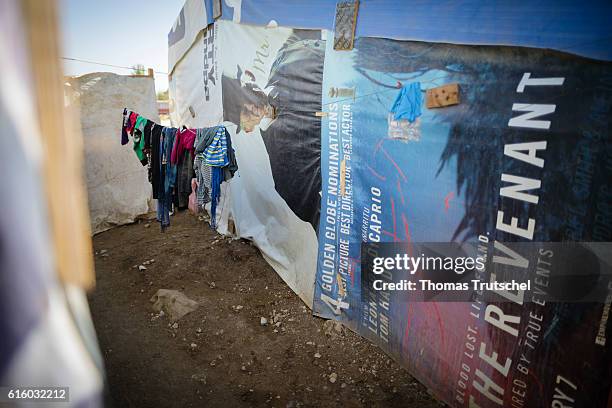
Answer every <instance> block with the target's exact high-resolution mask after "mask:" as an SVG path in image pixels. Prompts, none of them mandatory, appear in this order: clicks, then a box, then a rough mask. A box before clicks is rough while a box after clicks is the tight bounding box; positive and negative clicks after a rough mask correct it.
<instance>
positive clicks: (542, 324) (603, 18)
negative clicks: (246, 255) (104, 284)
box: [171, 0, 612, 407]
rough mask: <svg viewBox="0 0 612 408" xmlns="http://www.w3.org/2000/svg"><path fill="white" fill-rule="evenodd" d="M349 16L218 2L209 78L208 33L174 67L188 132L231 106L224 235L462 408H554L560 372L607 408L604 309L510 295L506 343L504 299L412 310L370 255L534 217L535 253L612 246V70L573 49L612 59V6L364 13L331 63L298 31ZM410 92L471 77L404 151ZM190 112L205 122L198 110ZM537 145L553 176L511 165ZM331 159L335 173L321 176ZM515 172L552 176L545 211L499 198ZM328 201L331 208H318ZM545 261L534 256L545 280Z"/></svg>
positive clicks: (321, 35)
mask: <svg viewBox="0 0 612 408" xmlns="http://www.w3.org/2000/svg"><path fill="white" fill-rule="evenodd" d="M335 3H336V2H335V1H334V2H331V1H323V0H321V1H313V2H309V3H304V2H300V6H297V5H296V4H295V3H291V2H288V3H283V4H279V3H278V2H274V3H272V2H268V1H257V2H255V1H251V0H243V1H240V0H231V1H230V0H227V1H224V2H223V14H222V17H221V19H219V20H217V21H216V22H215V23H214V33H215V34H214V38H215V40H214V41H215V47H214V57H215V59H214V61H213V65H212V67H208V68H206V69H204V65H203V64H204V63H203V62H202V58H201V57H202V55H203V54H204V52H203V49H202V46H203V45H199V44H197V42H198V41H201V38H203V37H198V39H196V43H195V44H194V45H193V47H192V48H191V49H190V51H188V52H187V54H186V55H185V56H183V57H182V60H181V61H179V62H178V63H177V65H176V67H175V68H174V71H175V72H176V73H178V74H177V76H175V77H173V78H172V82H174V83H172V82H171V96H173V97H175V106H174V108H175V109H176V112H175V117H176V118H178V119H179V120H181V121H184V123H175V125H182V124H186V125H188V126H189V125H194V126H196V125H199V126H205V125H212V124H216V122H215V123H211V122H209V121H206V120H205V119H198V118H201V117H202V116H205V117H206V116H208V117H210V118H212V119H213V120H214V121H217V120H218V118H219V110H218V106H222V107H223V108H222V111H221V116H222V118H223V123H225V124H226V127H227V128H228V130H229V131H230V133H231V135H232V141H233V143H234V148H235V149H236V154H237V158H238V165H239V168H240V169H239V172H238V174H237V177H235V178H234V179H233V180H232V181H231V182H230V183H226V184H224V185H223V198H222V202H221V203H220V205H219V209H220V210H219V213H220V215H219V216H220V222H219V226H220V228H219V230H220V232H222V233H231V232H232V225H234V226H235V232H236V233H237V235H239V236H241V237H245V238H249V239H252V240H253V241H254V242H255V243H256V244H257V246H258V247H259V248H260V249H261V251H262V253H263V254H264V256H265V257H266V259H267V260H268V261H269V262H270V264H271V265H272V266H273V267H274V268H275V270H276V271H277V272H278V273H279V275H280V276H281V277H283V279H284V280H285V281H286V282H287V284H288V285H289V286H290V287H291V288H292V290H294V291H295V292H296V293H297V294H299V295H300V297H301V298H302V299H303V300H304V301H305V302H306V303H307V304H308V305H313V311H314V313H315V314H317V315H319V316H322V317H326V318H333V319H337V320H339V321H341V322H342V323H344V324H345V325H347V326H348V327H350V328H351V329H353V330H354V331H356V332H358V333H360V334H361V335H363V336H364V337H367V338H369V339H370V340H371V341H373V342H374V343H376V344H377V345H379V346H380V347H381V348H382V349H383V350H385V351H386V352H387V353H388V354H389V355H391V356H393V358H395V359H396V360H398V361H399V362H400V363H401V364H402V365H404V366H405V367H407V368H409V369H410V371H411V373H413V374H414V375H415V376H416V377H418V378H419V380H421V381H422V382H423V383H425V384H426V385H428V386H429V387H430V388H431V389H432V390H433V392H434V393H435V394H436V396H438V397H439V398H441V399H442V400H444V401H445V402H446V403H447V404H449V405H450V406H456V407H462V406H467V405H469V404H471V405H472V406H481V407H489V406H501V405H504V406H522V407H536V406H543V405H545V406H551V405H555V400H554V395H555V393H556V389H557V387H558V385H559V381H560V380H559V378H560V377H559V376H562V378H563V379H564V380H567V381H568V382H569V383H570V384H574V385H575V384H580V387H581V391H580V396H581V398H583V400H581V401H579V403H578V404H577V405H581V406H592V405H596V404H599V405H600V406H605V405H606V402H607V400H608V398H609V395H610V383H612V378H611V373H610V370H609V367H610V364H609V361H610V358H611V355H610V348H609V347H608V348H604V347H602V346H601V341H602V340H601V337H598V336H599V333H600V332H601V330H602V328H601V327H602V326H601V320H600V318H601V316H602V303H603V301H602V302H600V303H599V304H595V305H594V304H587V303H570V304H567V303H563V302H550V303H546V302H545V304H544V305H542V304H539V303H538V302H536V301H532V302H525V304H523V303H520V304H518V303H516V304H515V303H511V302H508V301H505V303H503V304H501V306H502V307H503V308H504V309H503V310H504V311H505V312H506V313H508V314H511V313H512V314H513V316H518V318H519V319H520V324H517V325H516V326H517V327H516V333H515V332H514V331H512V333H511V334H509V333H507V332H504V331H503V330H500V328H499V326H495V325H492V324H491V315H490V314H489V316H488V318H486V313H485V308H487V307H488V305H489V303H492V302H496V303H495V304H494V306H495V307H497V306H496V304H499V303H500V299H495V298H493V299H491V298H490V297H487V298H486V299H484V298H482V299H481V298H479V297H478V294H474V296H475V298H474V299H475V300H474V301H473V302H472V303H470V302H463V303H452V302H433V301H432V302H420V301H419V302H414V298H411V297H410V295H409V294H405V293H403V294H400V295H398V296H393V295H391V294H389V293H378V292H374V291H372V290H370V289H369V286H368V281H367V280H363V281H362V279H363V275H362V273H361V272H362V271H361V269H360V257H361V253H360V245H361V244H362V242H368V241H370V242H371V241H375V240H376V241H381V242H403V243H408V244H407V245H410V243H411V242H415V243H416V242H425V241H433V242H450V241H457V242H463V241H474V240H476V239H478V238H479V237H482V236H484V237H488V238H487V239H489V244H490V245H492V242H493V240H494V238H498V239H500V241H501V242H505V240H508V241H512V240H513V237H508V236H507V235H506V234H504V233H502V232H500V231H496V229H495V227H496V223H497V216H498V210H503V211H505V212H506V222H508V220H509V218H510V217H511V216H512V217H517V218H518V219H521V220H527V219H528V218H530V217H531V218H534V219H536V220H537V223H538V228H537V229H536V230H535V232H534V234H535V238H534V239H535V240H536V241H544V242H546V241H567V240H569V241H571V240H583V241H584V240H590V241H598V242H609V241H611V239H612V236H611V233H610V228H609V225H610V224H609V219H610V218H609V214H610V212H609V204H608V202H609V201H610V192H611V191H612V187H611V186H610V183H609V180H611V179H612V174H611V173H610V166H609V163H610V143H611V142H610V140H611V138H612V136H611V134H610V117H611V115H610V113H611V112H610V111H611V105H610V101H611V100H612V94H610V92H612V87H611V84H612V82H611V78H612V71H611V65H610V63H608V62H602V61H597V60H592V59H587V58H583V57H577V56H576V55H574V54H578V55H582V56H586V57H591V58H599V59H601V60H603V61H607V60H609V59H610V57H611V56H612V55H611V54H610V50H612V47H610V46H609V43H610V42H609V38H610V34H611V33H610V25H609V24H608V23H607V19H609V16H610V14H611V13H612V10H611V9H610V6H609V5H608V4H604V3H603V2H596V3H594V4H592V5H589V7H584V6H583V4H582V3H578V2H565V3H563V7H560V6H559V4H558V3H556V2H555V3H553V2H545V3H544V4H540V6H539V7H537V8H534V7H532V6H530V5H529V4H528V3H527V2H513V3H511V4H510V3H502V2H493V3H487V4H481V2H467V3H462V5H461V6H460V8H455V6H453V5H448V4H446V3H445V4H435V5H431V4H429V3H426V2H425V3H416V4H412V3H411V2H388V1H383V2H380V3H376V2H372V3H370V2H361V5H360V11H359V17H358V23H357V35H358V38H357V39H356V43H355V48H354V49H353V50H352V51H348V52H336V51H334V50H333V47H332V44H331V41H329V42H328V41H325V40H326V37H327V35H328V34H327V31H325V30H323V31H319V30H310V31H308V30H302V29H291V28H286V27H287V26H294V27H301V28H321V27H324V28H325V27H329V26H330V25H331V23H332V21H333V16H334V10H335ZM432 7H433V8H434V10H435V11H432ZM553 10H554V13H553ZM493 16H495V17H496V18H495V19H494V18H493ZM230 20H231V21H230ZM407 21H408V22H409V23H407ZM534 21H537V23H535V22H534ZM543 21H544V22H545V23H542V22H543ZM493 22H496V23H495V24H494V23H493ZM500 22H501V23H500ZM238 23H246V24H238ZM200 24H201V27H202V28H204V27H206V22H205V21H201V22H200ZM249 24H256V25H259V26H253V25H249ZM279 24H280V25H281V26H280V27H279ZM474 26H478V27H479V29H478V30H472V29H471V27H474ZM209 27H211V26H209ZM329 28H331V27H329ZM209 31H210V30H209ZM559 31H563V32H566V34H567V35H565V36H558V35H557V34H556V33H557V32H559ZM365 35H368V36H385V37H393V38H406V37H410V38H411V39H413V40H419V41H426V42H417V41H410V42H409V41H398V40H390V39H386V38H372V37H365ZM606 39H607V40H606ZM445 42H446V43H445ZM447 43H469V44H494V46H482V45H450V44H447ZM506 44H510V45H511V46H506ZM320 47H323V48H324V50H323V51H322V52H321V50H320ZM527 47H536V48H527ZM547 47H550V48H556V49H558V50H559V51H567V53H565V52H559V51H551V50H544V49H543V48H547ZM304 51H306V54H310V55H311V57H306V56H305V55H303V54H302V52H304ZM191 53H194V54H193V55H190V54H191ZM321 58H322V59H323V60H324V64H322V65H319V59H321ZM186 61H191V62H189V63H186ZM293 63H297V64H296V65H295V66H298V67H299V68H295V69H293V68H292V67H293V66H294V65H292V64H293ZM183 64H184V65H183ZM207 69H212V70H214V73H213V74H212V76H211V77H212V78H214V79H215V84H214V86H215V87H220V88H221V89H220V92H217V90H216V89H214V88H213V91H212V92H211V95H213V97H212V99H211V101H212V102H209V103H210V105H205V104H204V103H203V102H202V100H203V98H204V96H203V95H204V88H205V83H204V82H203V79H202V77H201V76H200V77H199V79H198V75H201V73H202V72H206V70H207ZM190 71H192V72H190ZM321 74H322V75H321ZM524 75H529V76H531V77H532V78H542V77H552V78H564V81H565V86H563V87H557V86H552V85H551V84H548V85H547V86H542V87H536V86H533V87H532V86H528V87H527V89H526V90H525V89H523V90H519V89H520V87H519V86H518V84H519V83H520V81H521V78H524ZM205 77H206V76H205ZM181 78H183V79H181ZM184 78H189V79H188V80H187V79H184ZM398 81H399V82H402V83H404V84H406V83H409V82H414V81H418V82H419V86H420V87H421V89H422V90H423V91H425V90H426V89H427V88H432V87H436V86H439V85H444V84H449V83H458V84H459V87H460V97H461V98H460V100H461V101H460V103H459V104H458V105H456V106H453V107H448V108H443V109H438V110H427V109H425V107H424V105H423V110H424V113H423V115H422V116H421V117H419V118H418V121H417V122H416V123H415V124H413V125H411V131H410V134H409V135H404V136H403V137H399V138H398V137H396V134H395V133H393V132H390V131H389V130H390V129H389V126H390V122H389V109H390V107H391V106H392V104H393V101H394V99H395V97H396V96H397V93H398V92H399V90H398V89H397V87H396V86H397V82H398ZM181 82H183V83H181ZM557 82H558V81H557ZM555 83H556V82H555ZM196 88H198V89H197V90H196ZM182 89H183V90H184V91H183V90H182ZM246 90H250V91H248V92H247V91H246ZM318 95H320V100H318V101H316V98H317V97H318ZM300 98H303V99H301V100H300ZM311 98H312V99H311ZM262 100H263V101H265V102H264V104H265V103H269V104H271V105H274V104H275V103H276V104H277V105H278V108H277V112H276V114H277V117H276V119H275V120H266V119H264V120H259V119H257V121H256V123H255V124H254V125H253V124H252V123H250V121H249V118H250V117H251V115H249V112H248V111H253V110H257V109H254V107H257V106H259V104H260V103H261V101H262ZM538 103H539V104H548V105H550V104H555V106H556V111H555V112H554V114H551V115H550V118H549V117H546V118H538V119H542V120H544V121H550V122H551V123H552V125H551V126H550V127H546V126H544V127H542V126H543V125H540V127H539V128H537V129H531V130H528V131H525V133H521V130H523V131H524V129H517V128H512V127H510V128H509V120H510V119H512V117H513V116H512V115H513V107H515V106H514V105H515V104H523V105H519V108H520V106H523V108H525V104H527V105H528V106H532V104H538ZM190 106H191V107H192V110H194V113H195V115H194V113H191V112H190V114H187V113H186V112H187V111H188V108H189V107H190ZM206 106H209V107H210V111H207V108H206ZM193 107H199V108H198V109H193ZM517 109H518V108H517ZM515 110H516V109H515ZM245 111H246V112H245ZM318 111H323V113H322V114H320V115H318V116H316V115H315V113H316V112H318ZM209 112H210V116H209ZM515 113H516V112H515ZM516 115H518V113H516ZM516 115H515V116H516ZM315 117H316V124H315V121H314V120H313V119H314V118H315ZM302 130H304V132H301V131H302ZM317 139H318V140H317ZM534 141H535V142H537V141H546V143H547V145H548V148H547V150H546V151H545V152H544V151H542V152H541V153H542V155H541V158H542V159H543V160H544V161H545V162H546V167H540V166H532V167H524V165H525V163H524V160H523V161H521V160H515V161H507V159H508V157H506V156H507V155H505V150H504V146H505V145H507V144H512V143H521V142H534ZM539 153H540V151H537V154H536V155H537V156H538V157H540V156H539ZM319 160H320V169H321V170H320V171H321V173H317V172H316V171H313V169H316V168H317V167H318V166H319ZM521 166H523V167H521ZM512 171H514V172H515V173H516V174H517V175H520V176H522V177H531V178H533V179H536V180H540V181H541V187H538V191H537V194H538V200H539V202H540V203H539V204H538V206H537V207H532V206H528V205H524V203H520V204H516V203H512V202H508V201H507V199H506V198H502V197H501V196H500V194H499V191H500V188H501V187H502V184H501V181H500V180H501V174H502V173H509V174H510V173H512ZM288 180H296V182H295V183H293V184H291V183H290V182H288ZM313 191H316V192H317V193H318V192H320V194H321V196H320V198H319V197H314V195H313V194H312V193H313ZM291 192H294V193H296V196H292V194H291ZM298 196H299V198H302V199H304V200H303V201H300V200H299V199H297V198H298ZM373 198H375V199H376V200H379V201H377V202H376V203H377V207H376V208H377V211H379V210H380V209H381V208H382V213H381V214H380V215H379V216H378V217H377V218H376V219H375V220H376V223H377V225H372V224H371V223H372V222H373V218H371V217H369V214H370V213H369V212H368V211H373V208H374V207H372V206H371V203H370V201H371V200H373ZM313 202H316V205H314V206H312V205H311V204H312V203H313ZM309 204H310V206H309ZM319 204H320V212H319V211H315V212H314V213H313V212H310V211H309V209H312V208H316V209H317V210H318V209H319ZM317 219H320V222H316V220H317ZM230 220H231V221H232V222H230ZM370 229H371V231H370ZM315 231H318V234H317V233H316V232H315ZM369 232H374V233H375V234H374V235H372V236H370V234H369ZM317 238H318V241H317ZM490 245H489V246H490ZM488 251H489V253H492V252H493V251H494V248H491V247H489V249H488ZM558 255H559V254H557V255H556V256H557V262H560V263H565V262H564V260H563V258H559V257H558ZM315 259H316V261H314V260H315ZM313 262H316V265H315V264H313ZM537 264H538V259H530V265H531V267H532V269H529V273H531V274H533V276H536V274H537V273H538V271H537V270H536V269H535V268H536V265H537ZM315 270H316V274H315ZM551 273H554V268H553V269H552V272H551ZM483 279H485V280H487V281H488V280H490V279H492V278H491V275H485V276H484V278H483ZM606 284H607V283H606ZM313 285H314V294H313ZM540 289H541V290H544V291H546V289H543V288H540ZM532 294H533V293H532ZM488 295H491V296H498V294H496V293H489V294H488ZM604 296H605V294H604ZM475 310H476V311H475ZM490 310H492V309H490ZM534 316H536V318H537V319H538V320H537V324H538V325H536V324H535V323H536V322H535V321H533V320H532V319H533V317H534ZM603 326H605V327H604V328H603V330H604V332H605V331H606V330H607V332H609V330H610V329H609V324H608V326H606V323H605V322H604V323H603ZM535 328H538V329H537V333H536V332H535V331H534V330H535ZM577 332H580V333H585V334H584V335H582V334H581V335H580V336H578V335H576V334H575V333H577ZM534 339H535V340H534ZM598 342H599V343H598ZM483 345H484V346H483ZM483 350H484V351H483ZM568 350H580V352H579V353H578V352H576V353H568V352H567V351H568ZM493 352H495V354H493ZM483 355H485V356H484V357H483ZM492 356H494V357H492ZM487 357H488V359H487ZM493 360H496V361H497V362H498V364H497V366H496V365H495V364H493V363H492V361H493ZM527 361H528V366H527V365H526V364H527V363H526V362H527ZM506 362H507V363H506ZM500 364H504V365H502V366H500ZM505 364H509V366H508V368H507V369H506V368H505V367H506V365H505ZM500 367H502V371H503V372H500ZM483 383H486V384H488V385H487V387H488V388H486V387H483V386H482V385H481V384H483ZM566 384H567V383H566ZM517 387H518V388H517ZM479 390H480V391H479ZM487 390H488V391H489V392H487ZM517 390H518V391H517ZM520 393H524V394H523V395H522V397H521V398H522V399H520V400H517V399H516V397H517V394H520ZM573 397H578V396H577V395H574V396H573ZM470 398H472V399H473V402H470ZM517 401H518V402H517ZM476 404H477V405H476Z"/></svg>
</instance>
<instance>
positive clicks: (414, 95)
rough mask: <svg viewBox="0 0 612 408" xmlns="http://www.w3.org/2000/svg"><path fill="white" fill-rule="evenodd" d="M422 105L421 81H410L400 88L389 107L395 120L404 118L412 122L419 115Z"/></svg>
mask: <svg viewBox="0 0 612 408" xmlns="http://www.w3.org/2000/svg"><path fill="white" fill-rule="evenodd" d="M422 105H423V95H422V93H421V83H420V82H411V83H409V84H408V85H404V86H403V87H402V89H401V90H400V92H399V94H398V95H397V98H395V102H393V106H392V107H391V113H393V114H395V120H399V119H406V120H408V122H410V123H412V122H414V121H415V120H416V118H418V117H419V116H421V114H422Z"/></svg>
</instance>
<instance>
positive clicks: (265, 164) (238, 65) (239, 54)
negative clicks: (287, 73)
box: [170, 21, 324, 306]
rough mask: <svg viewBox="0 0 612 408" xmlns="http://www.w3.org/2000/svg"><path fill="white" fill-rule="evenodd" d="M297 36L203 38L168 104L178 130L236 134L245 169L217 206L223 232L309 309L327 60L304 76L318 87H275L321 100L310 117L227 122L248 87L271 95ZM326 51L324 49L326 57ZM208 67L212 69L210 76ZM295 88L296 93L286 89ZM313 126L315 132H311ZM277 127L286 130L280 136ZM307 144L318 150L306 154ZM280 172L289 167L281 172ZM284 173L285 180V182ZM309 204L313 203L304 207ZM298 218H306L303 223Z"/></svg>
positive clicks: (178, 73)
mask: <svg viewBox="0 0 612 408" xmlns="http://www.w3.org/2000/svg"><path fill="white" fill-rule="evenodd" d="M296 35H297V34H296V33H294V30H291V29H288V28H282V27H278V28H264V27H249V26H242V25H239V24H234V23H232V22H230V21H217V22H216V23H215V24H214V26H211V27H210V28H209V29H208V30H206V32H204V33H202V34H200V35H199V36H198V37H197V39H196V41H195V43H194V44H193V46H192V47H191V49H190V50H189V51H188V52H187V54H185V56H184V57H183V58H182V59H181V61H180V62H179V63H178V64H177V65H176V67H175V69H174V72H173V75H172V77H171V81H170V98H171V101H172V111H171V116H172V118H173V123H174V125H186V126H189V127H204V126H214V125H217V124H219V123H221V122H222V121H223V122H222V123H223V124H225V126H226V127H227V129H228V130H229V132H230V134H231V137H232V143H233V147H234V149H235V151H236V156H237V161H238V166H239V170H238V173H237V174H236V176H235V177H234V178H233V179H232V180H231V181H230V182H229V183H224V184H223V185H222V198H221V201H220V203H219V205H218V207H217V208H218V210H217V215H218V218H219V220H218V230H219V232H221V233H227V234H233V233H235V234H236V235H237V236H239V237H243V238H248V239H251V240H253V242H254V243H255V244H256V245H257V246H258V248H259V249H260V250H261V252H262V254H263V255H264V257H265V258H266V259H267V260H268V262H269V263H270V264H271V265H272V267H273V268H274V269H275V270H276V272H277V273H278V274H279V275H280V276H281V277H282V278H283V279H284V280H285V282H286V283H287V284H288V285H289V287H291V289H292V290H293V291H295V292H296V293H297V294H298V295H299V296H300V298H301V299H302V300H304V302H305V303H306V304H307V305H308V306H311V305H312V296H313V290H314V273H315V270H316V254H317V240H316V234H315V229H314V227H315V226H316V222H317V220H318V200H319V191H320V176H319V173H318V172H319V149H320V147H319V140H320V127H319V121H318V120H315V116H314V111H316V110H320V98H321V95H320V93H321V80H322V68H323V66H322V64H323V58H322V57H323V55H322V54H320V58H319V59H318V60H317V63H316V64H315V66H314V67H313V68H312V70H311V71H308V70H302V71H301V72H302V73H303V74H304V75H305V78H306V79H307V78H308V77H309V76H310V79H311V81H310V82H311V83H312V84H314V87H310V88H309V89H304V87H303V86H304V83H303V82H300V81H297V82H294V83H285V84H284V85H282V86H280V87H279V86H278V85H277V86H276V89H277V90H278V89H284V92H291V93H296V92H297V91H298V90H301V91H302V92H305V93H306V94H308V95H310V97H311V99H314V100H316V101H317V102H316V103H315V106H314V107H311V111H310V112H307V113H306V112H297V113H296V112H292V113H291V116H292V118H290V119H289V120H287V119H286V118H285V116H286V115H283V114H282V113H281V112H277V114H279V115H280V116H283V118H281V117H280V116H279V118H277V121H276V122H275V124H273V125H271V127H270V128H266V129H265V130H263V129H262V127H265V123H264V122H266V121H265V120H264V122H262V123H261V124H260V123H259V122H258V123H256V124H254V126H253V128H252V129H251V128H249V129H247V128H245V127H244V126H242V127H240V126H239V125H240V123H237V122H239V120H237V119H236V118H235V117H230V116H229V114H228V113H227V112H225V118H224V112H223V110H222V107H223V106H224V105H228V104H229V105H233V106H238V107H239V108H240V106H241V103H242V102H243V101H242V99H241V98H242V97H243V95H242V94H241V93H242V91H243V90H244V88H245V87H246V86H247V85H248V86H256V87H257V88H261V89H266V88H268V86H269V85H270V84H269V83H268V82H269V79H270V73H271V71H272V66H273V64H274V63H275V62H277V63H278V64H277V65H281V62H282V56H283V55H292V54H287V53H286V52H285V51H286V50H287V48H286V45H287V42H288V41H289V42H291V41H292V40H294V39H296ZM299 35H302V36H304V35H305V36H306V37H308V38H312V39H314V40H312V41H313V42H314V41H316V40H317V39H318V40H319V41H321V37H322V32H321V31H319V30H309V31H308V32H306V33H301V34H299ZM211 39H212V40H211ZM307 41H311V40H307ZM323 44H324V43H323V42H321V43H320V44H318V47H319V48H320V49H321V51H323V50H324V48H323ZM237 50H240V51H237ZM203 56H206V61H205V60H204V58H203ZM204 64H208V69H205V68H204ZM247 71H248V72H252V73H254V77H253V78H251V77H250V76H249V75H248V74H244V75H241V76H240V78H238V73H239V72H242V73H245V72H247ZM202 72H210V75H205V76H203V75H202ZM313 75H318V77H313ZM313 78H314V80H313ZM204 80H207V81H208V83H205V82H204ZM246 82H249V84H247V83H246ZM291 86H296V87H297V88H294V89H289V88H287V87H291ZM283 87H285V88H283ZM268 91H270V88H268ZM207 93H208V100H207ZM190 108H191V109H190ZM300 109H304V107H302V108H300ZM192 112H193V113H192ZM224 119H226V120H224ZM278 119H280V120H278ZM308 123H310V125H309V126H306V125H307V124H308ZM243 125H244V124H243ZM278 125H282V126H284V128H283V129H278ZM300 125H301V126H302V127H304V128H305V129H306V134H304V135H299V134H298V133H295V132H294V133H293V135H294V136H293V138H285V137H284V135H286V134H287V133H292V132H291V126H293V127H298V126H300ZM287 126H289V127H287ZM272 132H276V133H272ZM279 132H280V133H279ZM266 135H267V136H266ZM283 138H284V139H285V140H287V141H288V143H285V144H280V145H275V144H274V143H272V144H271V143H270V140H281V139H283ZM306 139H309V140H310V143H311V144H312V143H314V146H313V147H312V148H311V149H309V150H308V151H307V152H306V155H304V153H303V152H304V142H305V140H306ZM266 141H267V142H266ZM306 163H307V164H306ZM279 165H284V166H285V168H282V167H281V168H278V166H279ZM283 172H284V173H285V174H283ZM273 173H275V174H273ZM280 174H282V175H283V176H284V177H282V178H280V179H279V175H280ZM275 177H276V178H275ZM292 180H294V181H295V182H296V183H302V184H300V185H295V186H293V187H291V186H290V185H287V184H286V183H287V182H289V181H292ZM281 183H284V189H283V191H284V192H290V193H291V196H289V195H285V196H284V197H283V196H282V195H281V193H279V189H280V187H279V185H280V184H281ZM308 184H310V186H308ZM304 197H310V199H309V200H304ZM288 202H289V203H290V204H291V206H290V204H288ZM296 212H297V213H300V214H306V215H304V216H303V217H302V218H303V219H300V217H298V215H296Z"/></svg>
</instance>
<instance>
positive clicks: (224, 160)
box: [204, 126, 229, 167]
mask: <svg viewBox="0 0 612 408" xmlns="http://www.w3.org/2000/svg"><path fill="white" fill-rule="evenodd" d="M204 162H205V163H206V164H208V165H209V166H214V167H225V166H227V165H228V164H229V159H228V157H227V138H226V135H225V127H223V126H219V127H218V128H217V132H216V133H215V136H214V137H213V140H212V142H211V143H210V145H209V146H208V147H207V148H206V149H205V150H204Z"/></svg>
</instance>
